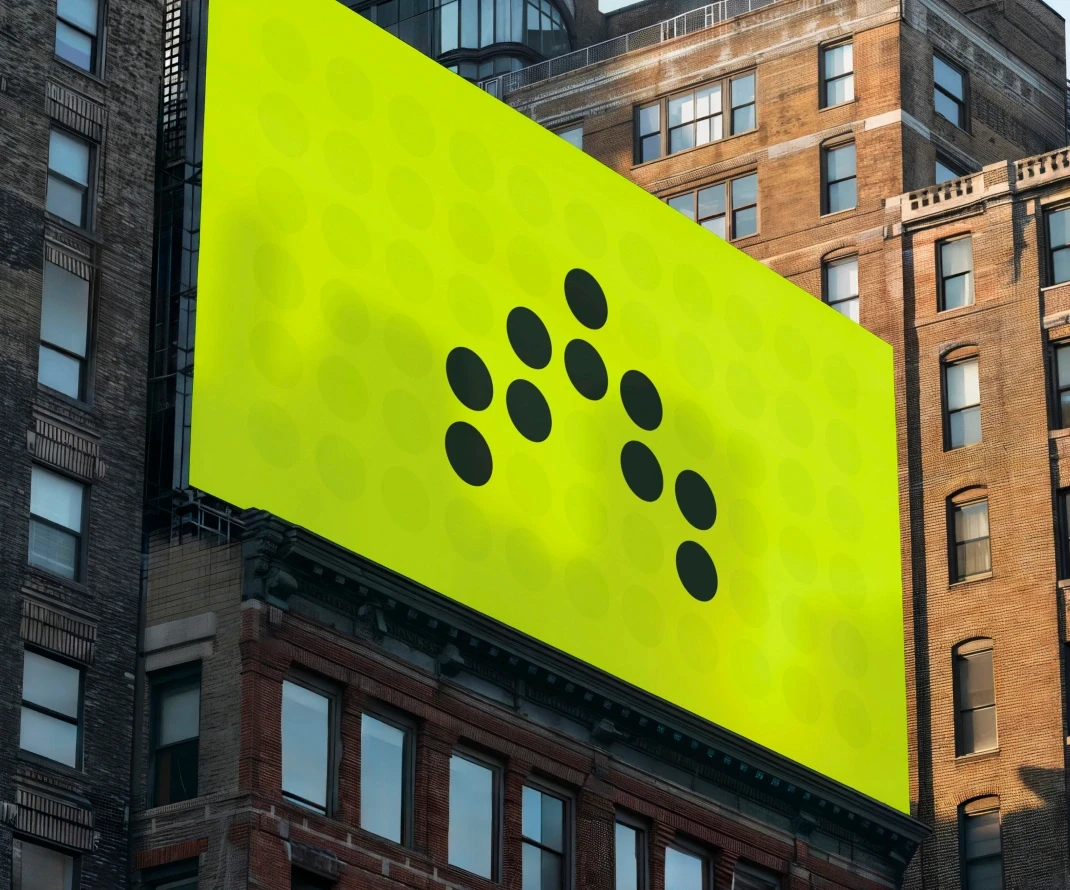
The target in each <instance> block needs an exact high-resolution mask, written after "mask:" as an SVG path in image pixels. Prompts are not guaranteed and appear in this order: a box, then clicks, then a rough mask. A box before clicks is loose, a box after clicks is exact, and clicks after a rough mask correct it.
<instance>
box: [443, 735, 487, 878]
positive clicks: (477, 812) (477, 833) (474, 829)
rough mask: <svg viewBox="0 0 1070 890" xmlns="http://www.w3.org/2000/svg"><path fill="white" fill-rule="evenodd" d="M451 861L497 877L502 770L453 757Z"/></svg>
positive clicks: (478, 872) (471, 760)
mask: <svg viewBox="0 0 1070 890" xmlns="http://www.w3.org/2000/svg"><path fill="white" fill-rule="evenodd" d="M448 844H449V863H450V865H456V866H457V867H458V868H463V869H464V870H465V871H470V872H472V874H475V875H479V876H480V877H484V878H489V879H491V880H494V878H495V876H496V874H497V871H498V770H497V769H496V768H495V767H492V766H489V765H488V764H485V763H480V762H477V761H476V760H474V759H472V758H470V757H468V756H467V755H461V754H456V753H455V754H454V755H453V756H452V757H451V758H450V826H449V841H448Z"/></svg>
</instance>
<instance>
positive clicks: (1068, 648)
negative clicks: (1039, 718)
mask: <svg viewBox="0 0 1070 890" xmlns="http://www.w3.org/2000/svg"><path fill="white" fill-rule="evenodd" d="M1063 688H1064V689H1066V690H1067V697H1066V705H1065V707H1066V714H1065V715H1064V716H1063V723H1064V726H1063V731H1064V732H1065V733H1066V734H1067V735H1070V643H1063Z"/></svg>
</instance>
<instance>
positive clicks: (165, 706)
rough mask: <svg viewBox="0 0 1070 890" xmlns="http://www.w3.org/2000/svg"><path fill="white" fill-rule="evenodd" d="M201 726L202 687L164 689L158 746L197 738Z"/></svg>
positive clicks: (161, 699)
mask: <svg viewBox="0 0 1070 890" xmlns="http://www.w3.org/2000/svg"><path fill="white" fill-rule="evenodd" d="M200 725H201V687H200V685H199V684H198V685H197V686H187V687H186V688H185V689H181V688H174V689H164V690H163V692H162V693H161V694H160V729H159V732H160V737H159V739H158V741H157V744H158V745H172V744H174V743H175V742H182V741H185V740H186V739H193V738H196V737H197V735H198V734H199V732H200Z"/></svg>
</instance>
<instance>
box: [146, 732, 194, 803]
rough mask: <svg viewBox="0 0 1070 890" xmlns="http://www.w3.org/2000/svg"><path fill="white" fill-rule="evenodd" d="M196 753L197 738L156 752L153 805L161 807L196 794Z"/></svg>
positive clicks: (188, 798) (190, 797)
mask: <svg viewBox="0 0 1070 890" xmlns="http://www.w3.org/2000/svg"><path fill="white" fill-rule="evenodd" d="M197 755H198V743H197V739H190V740H189V741H186V742H180V743H179V744H177V745H172V746H171V747H169V748H162V749H160V750H158V751H157V752H156V760H155V767H156V785H155V789H154V795H153V799H152V803H153V805H154V806H158V807H161V806H165V805H166V804H169V803H178V802H179V801H182V800H190V799H192V798H194V797H196V796H197Z"/></svg>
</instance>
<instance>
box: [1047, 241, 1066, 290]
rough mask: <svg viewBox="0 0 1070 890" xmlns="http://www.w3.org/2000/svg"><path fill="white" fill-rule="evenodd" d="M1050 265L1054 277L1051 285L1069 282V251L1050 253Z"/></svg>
mask: <svg viewBox="0 0 1070 890" xmlns="http://www.w3.org/2000/svg"><path fill="white" fill-rule="evenodd" d="M1051 265H1052V273H1053V276H1054V280H1053V281H1052V284H1062V283H1063V282H1064V281H1070V249H1066V248H1064V249H1062V250H1055V251H1052V255H1051Z"/></svg>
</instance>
